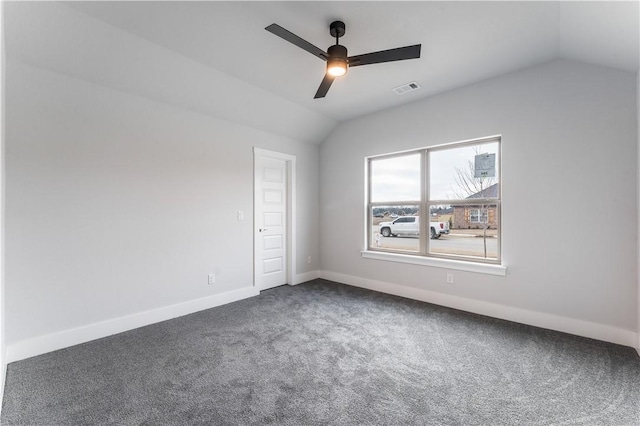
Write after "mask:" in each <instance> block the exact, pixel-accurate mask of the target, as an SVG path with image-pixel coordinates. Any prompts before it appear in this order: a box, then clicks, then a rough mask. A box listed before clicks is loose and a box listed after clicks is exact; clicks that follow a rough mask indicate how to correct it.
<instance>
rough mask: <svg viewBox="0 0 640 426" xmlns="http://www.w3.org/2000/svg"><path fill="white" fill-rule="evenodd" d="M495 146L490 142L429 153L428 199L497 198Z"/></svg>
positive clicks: (496, 148)
mask: <svg viewBox="0 0 640 426" xmlns="http://www.w3.org/2000/svg"><path fill="white" fill-rule="evenodd" d="M498 146H499V144H498V142H490V143H484V144H478V145H465V146H461V147H458V148H448V149H443V150H436V151H431V152H429V199H430V200H463V199H466V198H499V191H498V182H499V172H500V171H499V170H498V164H499V158H498V155H499V152H498V151H499V148H498ZM485 154H486V155H485ZM477 156H479V157H478V158H477V159H476V157H477ZM476 163H477V167H476ZM492 165H493V166H494V167H491V166H492ZM476 176H478V177H476Z"/></svg>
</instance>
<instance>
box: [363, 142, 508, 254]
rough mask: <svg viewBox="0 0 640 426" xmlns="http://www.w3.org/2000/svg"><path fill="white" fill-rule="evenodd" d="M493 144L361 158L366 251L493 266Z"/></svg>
mask: <svg viewBox="0 0 640 426" xmlns="http://www.w3.org/2000/svg"><path fill="white" fill-rule="evenodd" d="M500 143H501V140H500V137H490V138H483V139H477V140H472V141H465V142H460V143H453V144H446V145H440V146H436V147H429V148H423V149H418V150H415V151H409V152H402V153H396V154H388V155H382V156H376V157H370V158H367V176H368V188H367V190H368V192H367V250H371V251H379V252H391V253H401V254H409V255H412V256H421V257H427V258H445V259H456V260H464V261H472V262H478V263H494V264H499V263H500V259H501V255H500V254H501V253H500V205H501V194H500V192H501V191H500Z"/></svg>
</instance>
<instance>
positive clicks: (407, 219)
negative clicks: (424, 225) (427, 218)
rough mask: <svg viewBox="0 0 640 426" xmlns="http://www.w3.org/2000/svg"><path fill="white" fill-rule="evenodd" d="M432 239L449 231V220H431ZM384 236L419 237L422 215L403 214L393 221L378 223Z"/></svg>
mask: <svg viewBox="0 0 640 426" xmlns="http://www.w3.org/2000/svg"><path fill="white" fill-rule="evenodd" d="M429 226H430V228H431V230H430V233H431V239H432V240H435V239H438V238H440V236H441V235H443V234H448V233H449V222H429ZM378 228H379V229H380V233H381V234H382V236H383V237H390V236H391V237H397V236H404V237H417V236H418V235H420V217H418V216H401V217H399V218H397V219H396V220H394V221H393V222H382V223H380V225H378Z"/></svg>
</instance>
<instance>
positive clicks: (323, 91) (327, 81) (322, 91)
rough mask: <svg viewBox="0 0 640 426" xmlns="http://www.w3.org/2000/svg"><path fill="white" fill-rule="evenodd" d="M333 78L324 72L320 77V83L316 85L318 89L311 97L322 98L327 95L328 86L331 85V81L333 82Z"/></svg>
mask: <svg viewBox="0 0 640 426" xmlns="http://www.w3.org/2000/svg"><path fill="white" fill-rule="evenodd" d="M334 79H335V77H334V76H332V75H329V74H325V75H324V78H323V79H322V83H320V87H318V91H317V92H316V95H315V96H314V97H313V99H318V98H324V97H325V96H326V95H327V92H328V91H329V87H331V83H333V80H334Z"/></svg>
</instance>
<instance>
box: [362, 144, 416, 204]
mask: <svg viewBox="0 0 640 426" xmlns="http://www.w3.org/2000/svg"><path fill="white" fill-rule="evenodd" d="M419 200H420V154H411V155H403V156H401V157H393V158H384V159H380V160H376V159H373V160H371V201H372V202H374V203H375V202H384V201H419Z"/></svg>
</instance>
